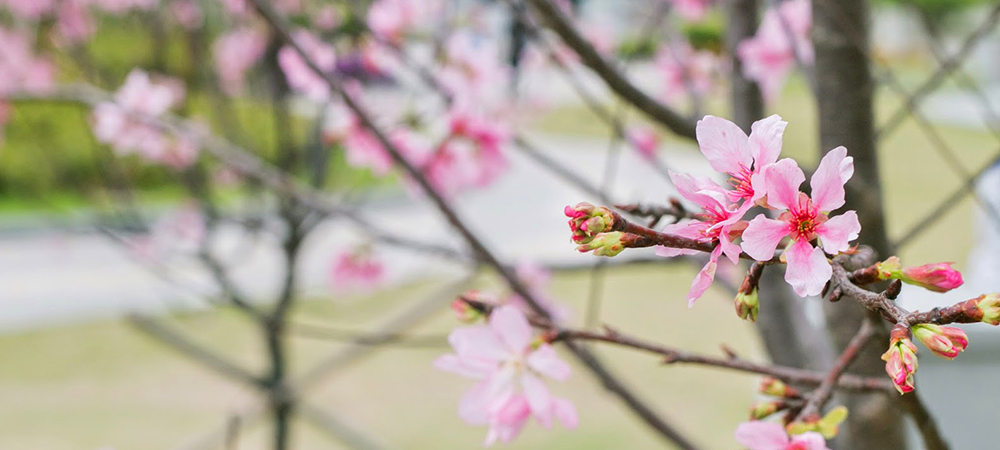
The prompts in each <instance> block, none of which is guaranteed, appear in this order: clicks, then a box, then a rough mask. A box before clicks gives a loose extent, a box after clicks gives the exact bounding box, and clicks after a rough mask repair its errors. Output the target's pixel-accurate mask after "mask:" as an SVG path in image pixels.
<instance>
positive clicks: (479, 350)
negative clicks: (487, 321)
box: [448, 325, 510, 361]
mask: <svg viewBox="0 0 1000 450" xmlns="http://www.w3.org/2000/svg"><path fill="white" fill-rule="evenodd" d="M448 343H449V344H451V348H453V349H455V353H457V354H458V357H459V358H462V359H468V358H480V359H487V360H493V361H500V360H502V359H506V358H507V356H508V355H509V354H510V352H509V351H508V350H507V349H506V347H504V344H503V342H501V341H500V337H499V336H498V335H497V333H496V332H494V331H493V330H492V329H491V328H490V327H487V326H483V325H478V326H474V327H463V328H456V329H454V330H453V331H452V332H451V334H449V335H448Z"/></svg>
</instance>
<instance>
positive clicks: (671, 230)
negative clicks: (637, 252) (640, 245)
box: [653, 220, 708, 258]
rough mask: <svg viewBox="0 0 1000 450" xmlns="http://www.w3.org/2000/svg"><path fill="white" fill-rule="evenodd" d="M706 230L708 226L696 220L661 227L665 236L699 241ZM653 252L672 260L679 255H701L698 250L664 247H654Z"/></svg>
mask: <svg viewBox="0 0 1000 450" xmlns="http://www.w3.org/2000/svg"><path fill="white" fill-rule="evenodd" d="M707 228H708V224H706V223H704V222H701V221H698V220H691V221H688V222H683V223H672V224H669V225H667V226H665V227H663V230H661V231H662V232H663V233H665V234H670V235H674V236H681V237H685V238H688V239H701V238H702V237H703V236H702V234H701V232H702V231H703V230H705V229H707ZM653 252H655V253H656V256H662V257H664V258H672V257H674V256H679V255H697V254H698V253H701V252H700V251H698V250H691V249H687V248H673V247H664V246H662V245H658V246H656V248H654V249H653Z"/></svg>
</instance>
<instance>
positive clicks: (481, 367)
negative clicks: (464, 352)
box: [432, 354, 497, 379]
mask: <svg viewBox="0 0 1000 450" xmlns="http://www.w3.org/2000/svg"><path fill="white" fill-rule="evenodd" d="M432 365H433V367H434V368H435V369H438V370H443V371H445V372H451V373H455V374H458V375H461V376H463V377H467V378H476V379H481V378H485V377H486V376H488V375H489V374H490V373H492V372H493V371H495V370H496V368H497V363H496V361H489V360H485V359H478V358H461V357H459V356H458V355H453V354H448V355H441V356H439V357H437V359H435V360H434V362H433V363H432Z"/></svg>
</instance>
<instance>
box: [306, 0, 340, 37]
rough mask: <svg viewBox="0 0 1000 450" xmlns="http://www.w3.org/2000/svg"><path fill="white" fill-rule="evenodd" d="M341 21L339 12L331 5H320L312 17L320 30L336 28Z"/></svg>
mask: <svg viewBox="0 0 1000 450" xmlns="http://www.w3.org/2000/svg"><path fill="white" fill-rule="evenodd" d="M341 22H342V19H341V17H340V12H338V11H337V8H336V7H335V6H333V5H326V6H323V7H320V9H319V10H318V11H316V16H315V17H314V18H313V24H315V25H316V27H317V28H319V29H320V30H322V31H331V30H333V29H334V28H337V26H339V25H340V24H341Z"/></svg>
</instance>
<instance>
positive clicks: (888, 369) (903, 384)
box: [882, 324, 917, 394]
mask: <svg viewBox="0 0 1000 450" xmlns="http://www.w3.org/2000/svg"><path fill="white" fill-rule="evenodd" d="M889 336H890V339H889V349H888V350H886V351H885V353H883V354H882V360H883V361H885V373H886V374H888V375H889V378H891V379H892V382H893V384H894V385H895V387H896V390H897V391H899V393H900V394H905V393H907V392H913V375H914V374H915V373H916V372H917V346H916V345H913V341H911V340H910V330H909V329H907V328H906V327H904V326H902V325H899V324H897V325H895V326H894V327H893V328H892V331H891V332H890V334H889Z"/></svg>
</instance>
